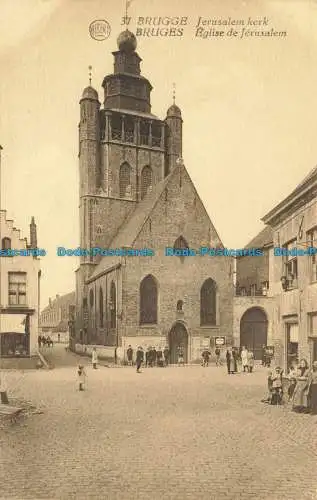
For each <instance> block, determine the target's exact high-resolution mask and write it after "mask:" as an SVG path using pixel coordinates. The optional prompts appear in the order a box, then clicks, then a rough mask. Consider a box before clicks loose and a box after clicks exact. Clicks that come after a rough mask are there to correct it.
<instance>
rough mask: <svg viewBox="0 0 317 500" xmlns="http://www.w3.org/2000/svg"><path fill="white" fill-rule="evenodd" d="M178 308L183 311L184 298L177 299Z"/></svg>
mask: <svg viewBox="0 0 317 500" xmlns="http://www.w3.org/2000/svg"><path fill="white" fill-rule="evenodd" d="M176 310H177V311H178V312H181V311H182V310H183V301H182V300H178V301H177V305H176Z"/></svg>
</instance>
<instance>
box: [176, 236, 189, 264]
mask: <svg viewBox="0 0 317 500" xmlns="http://www.w3.org/2000/svg"><path fill="white" fill-rule="evenodd" d="M173 248H174V250H183V249H184V248H188V243H187V241H186V240H185V238H183V236H179V237H178V238H177V240H176V241H175V243H174V247H173ZM179 258H180V260H181V262H184V260H185V256H184V255H180V256H179Z"/></svg>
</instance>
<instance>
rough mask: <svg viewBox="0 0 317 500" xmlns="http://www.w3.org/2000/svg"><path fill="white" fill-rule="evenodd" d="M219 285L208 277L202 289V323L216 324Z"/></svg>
mask: <svg viewBox="0 0 317 500" xmlns="http://www.w3.org/2000/svg"><path fill="white" fill-rule="evenodd" d="M216 307H217V286H216V283H215V282H214V280H212V279H211V278H208V279H207V280H206V281H205V282H204V283H203V286H202V287H201V289H200V324H201V325H202V326H204V325H206V326H207V325H208V326H211V325H216Z"/></svg>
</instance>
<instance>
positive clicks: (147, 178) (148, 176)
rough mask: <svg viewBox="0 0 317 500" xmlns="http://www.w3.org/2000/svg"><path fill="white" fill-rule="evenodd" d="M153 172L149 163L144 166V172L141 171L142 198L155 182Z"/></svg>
mask: <svg viewBox="0 0 317 500" xmlns="http://www.w3.org/2000/svg"><path fill="white" fill-rule="evenodd" d="M152 177H153V174H152V169H151V167H149V166H148V165H146V166H145V167H143V169H142V173H141V199H143V198H144V196H145V195H146V193H147V192H148V189H149V187H150V186H152V182H153V179H152Z"/></svg>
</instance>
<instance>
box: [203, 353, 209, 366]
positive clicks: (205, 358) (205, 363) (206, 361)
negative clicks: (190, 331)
mask: <svg viewBox="0 0 317 500" xmlns="http://www.w3.org/2000/svg"><path fill="white" fill-rule="evenodd" d="M209 357H210V352H209V351H208V349H205V350H204V351H203V353H202V358H203V366H204V367H206V366H208V364H209Z"/></svg>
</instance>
